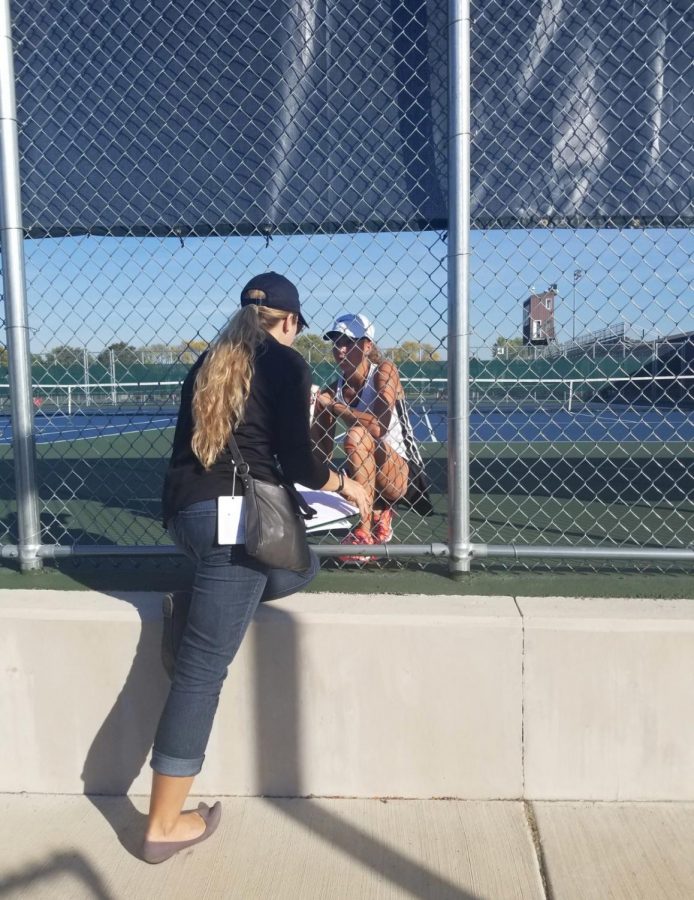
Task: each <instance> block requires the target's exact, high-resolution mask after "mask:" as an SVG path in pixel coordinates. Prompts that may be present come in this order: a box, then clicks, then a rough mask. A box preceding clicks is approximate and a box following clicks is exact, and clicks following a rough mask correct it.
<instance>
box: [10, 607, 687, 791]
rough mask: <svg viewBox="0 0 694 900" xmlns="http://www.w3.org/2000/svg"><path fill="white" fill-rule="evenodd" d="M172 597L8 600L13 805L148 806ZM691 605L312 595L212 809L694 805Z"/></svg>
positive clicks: (272, 651)
mask: <svg viewBox="0 0 694 900" xmlns="http://www.w3.org/2000/svg"><path fill="white" fill-rule="evenodd" d="M160 636H161V616H160V596H159V595H158V594H153V593H124V594H99V593H90V592H84V591H75V592H69V591H55V592H54V591H0V659H2V662H3V677H2V679H1V680H0V717H1V718H0V721H2V722H4V723H9V727H4V728H2V729H0V792H3V791H4V792H16V791H29V792H37V793H82V792H87V793H110V794H122V793H126V792H128V791H130V792H132V793H145V792H147V791H148V787H149V777H150V776H149V767H148V765H147V763H148V760H149V753H150V748H151V743H152V739H153V736H154V731H155V728H156V724H157V720H158V717H159V713H160V711H161V708H162V706H163V704H164V700H165V697H166V693H167V690H168V681H167V679H166V676H165V675H164V672H163V670H162V668H161V664H160V661H159V642H160ZM693 709H694V602H691V601H686V600H677V601H666V600H595V599H585V600H576V599H566V598H520V599H519V600H518V605H516V603H515V602H514V600H513V599H512V598H510V597H455V596H445V597H442V596H439V597H429V596H426V597H424V596H409V597H407V596H406V597H403V596H383V595H379V596H366V595H361V596H360V595H341V594H304V595H296V596H294V597H291V598H288V599H286V600H281V601H277V602H275V603H271V604H268V605H266V606H264V607H262V608H261V610H260V611H259V613H258V615H257V617H256V620H255V622H254V623H253V625H252V626H251V629H250V631H249V634H248V637H247V639H246V641H245V642H244V645H243V647H242V648H241V651H240V653H239V655H238V657H237V659H236V660H235V661H234V664H233V666H232V669H231V674H230V677H229V679H228V680H227V683H226V685H225V688H224V691H223V693H222V701H221V704H220V709H219V712H218V715H217V720H216V723H215V728H214V730H213V732H212V736H211V739H210V744H209V748H208V755H207V760H206V764H205V767H204V769H203V772H202V774H201V776H200V777H199V779H198V780H197V781H196V790H197V791H199V792H200V793H203V794H232V795H239V796H255V795H269V796H309V795H316V796H343V797H373V796H379V797H384V796H394V797H413V798H416V797H420V798H421V797H457V798H466V799H512V798H517V797H521V796H524V797H527V798H531V799H536V800H694V716H692V710H693Z"/></svg>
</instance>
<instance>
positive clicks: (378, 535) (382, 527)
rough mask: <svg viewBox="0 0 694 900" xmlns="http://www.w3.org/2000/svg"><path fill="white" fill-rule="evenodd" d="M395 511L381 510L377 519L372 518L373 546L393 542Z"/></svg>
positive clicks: (390, 508) (390, 509) (389, 508)
mask: <svg viewBox="0 0 694 900" xmlns="http://www.w3.org/2000/svg"><path fill="white" fill-rule="evenodd" d="M394 518H395V511H394V510H393V509H392V507H388V509H382V510H380V511H379V513H378V518H376V517H374V526H373V528H372V530H371V537H372V538H373V543H374V544H388V543H390V541H392V540H393V519H394Z"/></svg>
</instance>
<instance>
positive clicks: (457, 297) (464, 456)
mask: <svg viewBox="0 0 694 900" xmlns="http://www.w3.org/2000/svg"><path fill="white" fill-rule="evenodd" d="M469 304H470V0H449V3H448V372H449V378H448V384H449V392H448V534H449V537H448V542H449V572H450V574H451V576H452V577H453V578H456V577H461V576H462V575H464V574H465V573H469V572H470V563H471V558H472V552H471V546H470V474H469V461H470V395H469V390H470V352H469V351H470V325H469Z"/></svg>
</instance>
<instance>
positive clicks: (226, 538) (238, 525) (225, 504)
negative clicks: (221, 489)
mask: <svg viewBox="0 0 694 900" xmlns="http://www.w3.org/2000/svg"><path fill="white" fill-rule="evenodd" d="M244 540H245V532H244V527H243V497H218V498H217V543H218V544H219V545H220V547H226V546H228V545H230V544H243V542H244Z"/></svg>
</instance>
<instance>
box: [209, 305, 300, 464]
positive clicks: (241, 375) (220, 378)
mask: <svg viewBox="0 0 694 900" xmlns="http://www.w3.org/2000/svg"><path fill="white" fill-rule="evenodd" d="M286 318H287V313H286V312H283V311H282V310H277V309H270V308H269V307H267V306H258V305H256V304H250V305H248V306H243V307H242V308H241V309H240V310H239V311H238V312H237V313H236V314H235V315H234V316H232V318H231V319H230V320H229V322H228V323H227V325H226V326H225V327H224V328H223V329H222V331H220V332H219V334H218V335H217V337H216V338H215V339H214V341H213V342H212V344H211V345H210V349H209V350H208V352H207V356H206V357H205V360H204V362H203V364H202V365H201V366H200V371H199V372H198V374H197V377H196V379H195V387H194V389H193V441H192V446H193V453H194V454H195V455H196V456H197V458H198V459H199V460H200V462H201V463H202V465H203V467H204V468H205V469H209V468H210V467H211V466H212V464H213V463H214V462H215V460H216V459H217V457H218V456H219V454H220V453H221V451H222V450H223V449H224V447H226V445H227V441H228V440H229V435H230V433H231V432H232V431H233V430H234V429H235V428H236V427H237V426H238V425H240V424H241V422H243V416H244V413H245V410H246V403H247V401H248V394H249V393H250V390H251V378H252V377H253V370H254V365H255V356H256V352H257V350H258V347H259V346H260V344H262V342H263V341H264V340H265V337H266V334H267V331H268V330H269V329H270V328H272V327H273V326H274V325H276V324H277V322H279V321H281V320H282V319H286Z"/></svg>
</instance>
